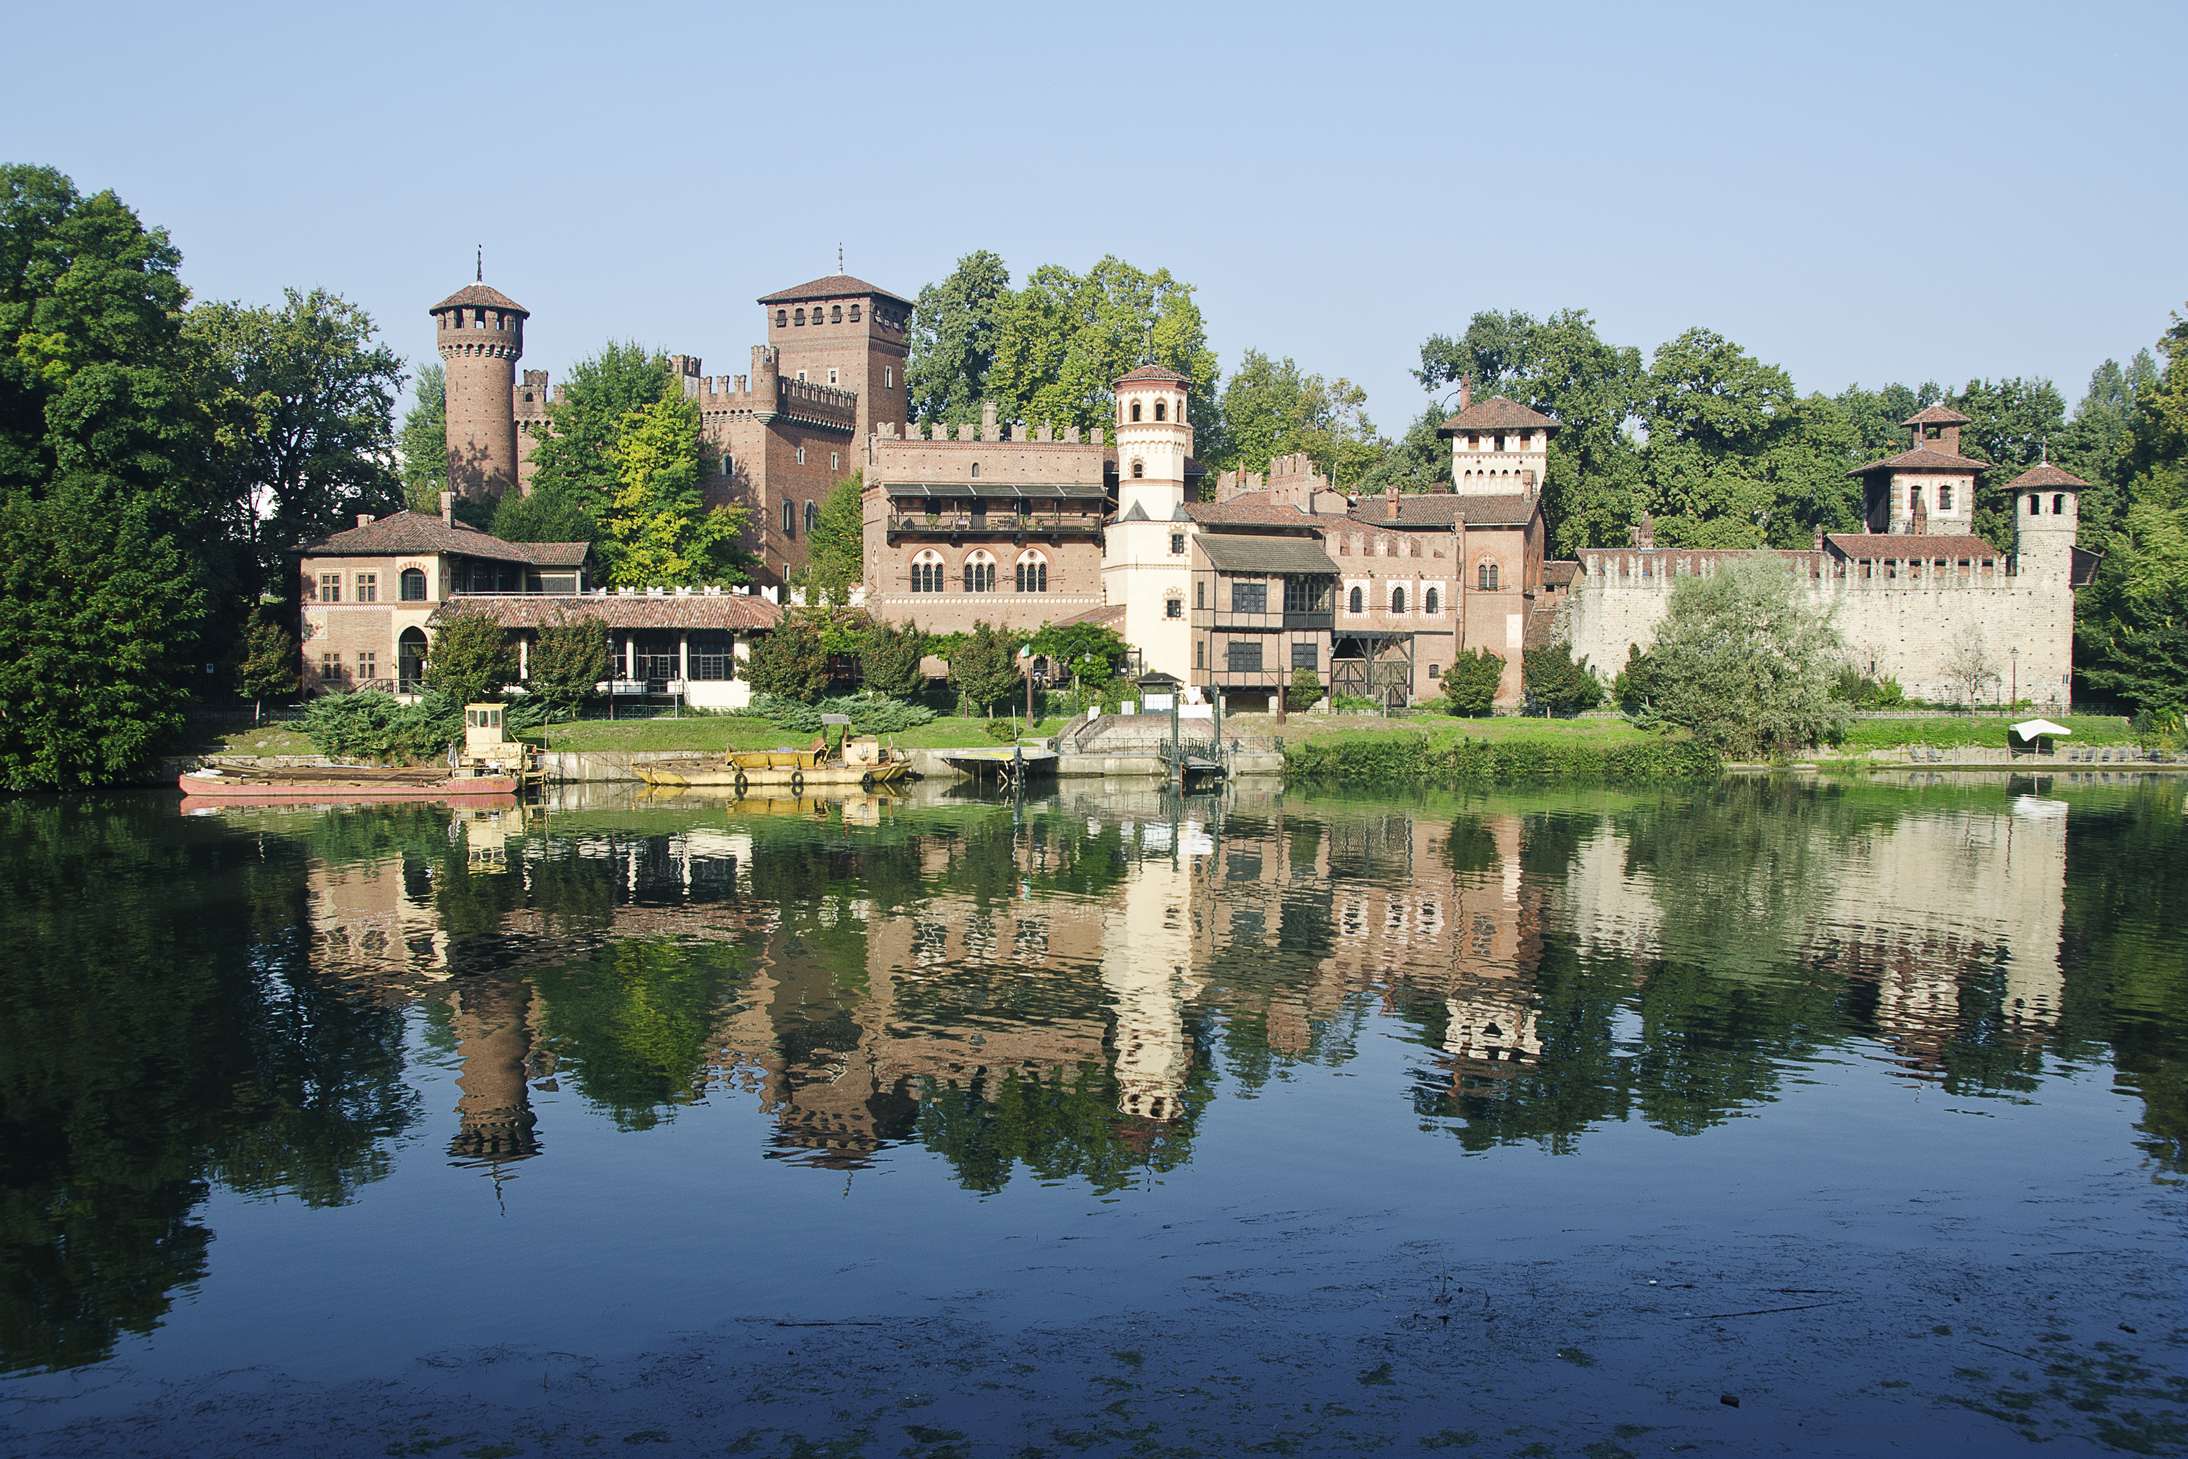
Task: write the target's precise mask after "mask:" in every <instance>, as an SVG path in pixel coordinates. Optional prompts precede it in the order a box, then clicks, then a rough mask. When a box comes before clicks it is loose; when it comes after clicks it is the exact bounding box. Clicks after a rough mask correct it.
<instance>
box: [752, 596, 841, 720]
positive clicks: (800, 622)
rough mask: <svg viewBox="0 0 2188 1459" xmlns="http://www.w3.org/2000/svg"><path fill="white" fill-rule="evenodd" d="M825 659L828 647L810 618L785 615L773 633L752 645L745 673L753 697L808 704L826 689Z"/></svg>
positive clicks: (827, 658) (794, 614)
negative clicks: (748, 679)
mask: <svg viewBox="0 0 2188 1459" xmlns="http://www.w3.org/2000/svg"><path fill="white" fill-rule="evenodd" d="M828 660H829V653H828V646H827V644H826V643H825V642H824V641H823V638H822V634H821V629H820V625H819V624H817V623H816V622H814V620H813V618H812V616H811V615H810V614H806V613H786V614H784V615H783V620H782V622H781V623H779V624H777V625H776V626H775V630H774V631H773V632H772V633H767V634H763V635H762V636H761V637H760V639H759V641H758V642H757V643H755V644H754V645H753V646H752V657H751V659H750V660H749V662H748V665H747V667H746V670H745V672H746V676H747V677H748V678H750V679H751V681H752V692H753V693H754V694H770V695H773V696H774V697H776V698H778V699H795V700H796V701H798V702H799V703H800V704H811V703H812V702H813V701H814V700H816V699H818V698H820V697H821V695H822V694H823V693H825V692H826V691H827V689H828V681H829V678H830V673H829V667H828Z"/></svg>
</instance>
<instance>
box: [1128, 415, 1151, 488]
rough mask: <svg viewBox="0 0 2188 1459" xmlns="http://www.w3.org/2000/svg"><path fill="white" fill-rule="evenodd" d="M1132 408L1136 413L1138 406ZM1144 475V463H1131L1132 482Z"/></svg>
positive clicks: (1145, 472) (1145, 468) (1145, 471)
mask: <svg viewBox="0 0 2188 1459" xmlns="http://www.w3.org/2000/svg"><path fill="white" fill-rule="evenodd" d="M1132 408H1133V409H1134V410H1135V411H1137V410H1138V409H1139V407H1138V406H1136V405H1135V406H1133V407H1132ZM1146 474H1147V466H1146V463H1144V462H1140V461H1134V462H1133V463H1132V479H1133V480H1134V481H1138V480H1139V479H1140V478H1141V477H1143V476H1145V475H1146Z"/></svg>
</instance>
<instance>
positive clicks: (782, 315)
mask: <svg viewBox="0 0 2188 1459" xmlns="http://www.w3.org/2000/svg"><path fill="white" fill-rule="evenodd" d="M789 322H790V311H789V310H788V309H778V310H776V311H775V327H776V328H777V329H781V328H782V327H783V326H785V325H787V324H788V323H789Z"/></svg>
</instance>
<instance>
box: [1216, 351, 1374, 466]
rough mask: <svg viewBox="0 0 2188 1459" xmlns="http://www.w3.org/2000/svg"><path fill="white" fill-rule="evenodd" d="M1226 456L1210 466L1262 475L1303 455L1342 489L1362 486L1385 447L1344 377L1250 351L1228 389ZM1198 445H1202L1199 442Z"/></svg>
mask: <svg viewBox="0 0 2188 1459" xmlns="http://www.w3.org/2000/svg"><path fill="white" fill-rule="evenodd" d="M1222 419H1223V426H1224V439H1223V442H1222V445H1223V448H1224V451H1225V454H1224V456H1223V457H1222V458H1221V459H1214V458H1211V457H1210V455H1209V453H1208V452H1206V451H1201V452H1200V455H1201V457H1202V459H1204V460H1210V461H1211V464H1213V465H1217V466H1224V467H1231V466H1236V467H1241V468H1243V469H1245V470H1248V471H1261V470H1265V469H1266V468H1267V467H1268V464H1269V462H1270V461H1271V460H1272V459H1273V458H1275V457H1277V456H1284V455H1290V454H1292V453H1294V452H1299V451H1304V452H1305V453H1307V454H1308V455H1309V456H1311V457H1313V458H1314V463H1315V465H1316V466H1318V467H1320V468H1321V470H1322V473H1323V474H1324V475H1325V476H1328V477H1329V478H1330V480H1331V481H1332V482H1334V483H1336V484H1338V485H1339V486H1357V485H1358V484H1359V482H1360V478H1361V477H1362V476H1363V475H1364V474H1365V473H1366V471H1367V470H1368V468H1369V467H1370V466H1372V465H1374V464H1375V463H1376V462H1377V461H1378V460H1379V459H1380V458H1381V456H1382V455H1383V453H1384V448H1385V446H1386V445H1387V443H1386V442H1384V441H1383V440H1382V438H1381V437H1380V436H1378V435H1377V434H1376V431H1375V423H1374V422H1373V421H1371V420H1369V419H1368V415H1367V392H1366V391H1365V390H1362V389H1361V388H1360V387H1359V386H1357V385H1355V384H1353V383H1352V382H1351V381H1350V380H1347V379H1345V378H1344V377H1343V376H1342V375H1340V376H1338V377H1337V378H1336V379H1334V380H1331V379H1325V378H1323V377H1322V376H1320V375H1316V374H1313V373H1311V372H1309V371H1306V370H1302V369H1300V368H1299V364H1298V362H1297V361H1296V360H1293V359H1292V358H1290V357H1289V356H1286V357H1285V358H1283V359H1281V360H1279V359H1272V358H1271V357H1270V356H1268V355H1265V354H1263V353H1262V352H1261V351H1259V350H1248V351H1246V354H1245V356H1244V358H1242V359H1241V360H1240V361H1239V366H1238V369H1237V371H1236V372H1235V373H1233V374H1232V376H1231V378H1230V380H1229V382H1228V383H1226V384H1225V385H1224V387H1223V395H1222ZM1196 444H1197V443H1196Z"/></svg>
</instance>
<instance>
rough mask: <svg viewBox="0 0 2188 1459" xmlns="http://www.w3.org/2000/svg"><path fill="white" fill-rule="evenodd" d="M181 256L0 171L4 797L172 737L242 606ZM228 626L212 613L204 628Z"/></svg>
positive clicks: (213, 622) (29, 176)
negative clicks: (213, 465)
mask: <svg viewBox="0 0 2188 1459" xmlns="http://www.w3.org/2000/svg"><path fill="white" fill-rule="evenodd" d="M180 264H181V255H180V254H179V253H177V252H176V250H175V248H174V246H173V244H171V243H170V242H169V241H168V238H167V235H166V233H165V232H164V231H163V230H161V229H157V228H147V227H145V226H144V224H143V223H142V222H141V221H140V220H139V219H138V217H137V215H136V214H135V213H134V212H132V211H131V210H130V209H129V208H128V207H127V206H126V205H125V204H124V203H123V202H122V201H121V200H120V199H119V198H117V197H116V196H115V195H114V194H113V193H111V192H101V193H97V194H94V195H92V196H90V197H85V196H84V195H82V194H81V193H79V192H78V191H77V190H76V188H75V186H74V184H72V183H71V182H70V181H69V180H68V179H67V178H66V177H64V176H62V175H61V174H60V173H59V172H56V171H54V170H53V169H51V168H45V167H29V166H15V165H10V166H4V167H0V590H4V597H0V781H4V782H5V783H6V784H7V785H8V786H10V787H11V788H15V789H27V788H31V787H35V786H60V785H82V784H90V783H95V782H97V781H100V780H104V779H111V778H113V777H114V776H117V775H119V774H121V773H122V772H123V771H125V770H126V769H128V768H129V767H130V766H131V765H133V764H135V763H136V762H138V761H139V760H141V759H142V758H144V757H145V756H146V755H148V754H150V753H151V752H152V751H153V750H154V749H156V748H157V746H158V743H159V741H160V739H161V738H162V737H163V736H164V735H166V734H167V733H169V732H171V731H172V730H174V729H175V728H176V727H177V726H178V725H179V723H180V721H181V717H182V711H183V707H184V704H185V702H186V698H187V695H188V693H189V691H190V689H191V687H193V686H194V685H196V684H197V683H199V682H201V681H202V679H203V675H204V669H203V664H204V662H205V661H206V660H208V659H214V658H218V657H221V656H222V650H221V648H220V646H219V640H220V639H221V638H222V637H223V636H224V635H223V634H222V631H221V630H222V627H223V625H224V624H225V625H226V626H228V627H230V628H232V627H233V626H234V625H236V624H238V623H240V619H241V616H242V615H241V608H240V603H241V599H242V595H241V594H240V593H238V592H237V591H236V589H235V582H234V573H233V561H232V559H231V557H230V556H229V554H228V552H227V551H226V548H225V545H224V543H223V540H222V535H221V531H220V499H221V494H222V483H221V482H220V480H219V478H218V476H217V474H216V473H215V472H214V471H213V470H212V469H210V466H209V462H210V460H211V458H212V457H213V455H214V452H213V446H212V436H211V420H210V418H209V416H208V414H207V412H206V410H205V409H204V404H203V401H202V398H201V397H200V395H199V394H198V393H197V391H196V389H195V384H196V380H195V376H194V372H193V371H192V369H191V368H190V354H191V352H190V350H189V349H188V347H187V345H186V344H185V342H184V340H183V337H182V317H183V310H184V306H185V305H186V303H187V301H188V293H187V291H186V290H185V289H184V288H183V286H182V282H181V280H180V278H179V277H178V269H179V267H180ZM216 609H224V610H225V612H224V613H223V612H216Z"/></svg>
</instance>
